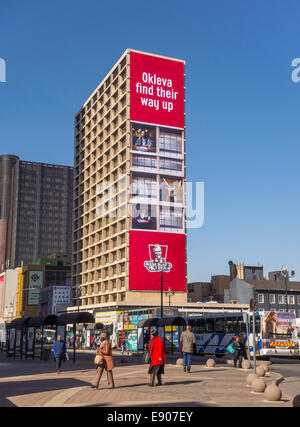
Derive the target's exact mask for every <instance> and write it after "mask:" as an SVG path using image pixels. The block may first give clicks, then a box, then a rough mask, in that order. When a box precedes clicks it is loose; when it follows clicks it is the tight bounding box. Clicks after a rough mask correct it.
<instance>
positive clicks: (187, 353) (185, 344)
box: [180, 325, 196, 372]
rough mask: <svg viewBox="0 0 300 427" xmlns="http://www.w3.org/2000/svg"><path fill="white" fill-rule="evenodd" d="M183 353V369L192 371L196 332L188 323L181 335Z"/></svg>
mask: <svg viewBox="0 0 300 427" xmlns="http://www.w3.org/2000/svg"><path fill="white" fill-rule="evenodd" d="M180 342H181V345H182V354H183V370H184V372H186V371H188V372H191V364H192V354H193V349H194V345H195V344H196V338H195V334H194V333H193V332H192V327H191V325H187V327H186V331H184V332H182V334H181V337H180Z"/></svg>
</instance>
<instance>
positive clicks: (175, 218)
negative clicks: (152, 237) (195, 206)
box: [160, 207, 182, 230]
mask: <svg viewBox="0 0 300 427" xmlns="http://www.w3.org/2000/svg"><path fill="white" fill-rule="evenodd" d="M160 227H161V228H165V229H167V230H169V229H181V228H182V209H170V208H165V207H161V208H160Z"/></svg>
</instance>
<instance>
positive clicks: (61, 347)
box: [53, 335, 67, 374]
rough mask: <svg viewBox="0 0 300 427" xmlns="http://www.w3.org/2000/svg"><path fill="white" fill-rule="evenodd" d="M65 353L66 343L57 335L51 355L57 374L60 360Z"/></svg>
mask: <svg viewBox="0 0 300 427" xmlns="http://www.w3.org/2000/svg"><path fill="white" fill-rule="evenodd" d="M66 354H67V348H66V343H65V342H64V341H62V339H61V336H60V335H58V336H57V339H56V341H54V344H53V355H54V357H55V360H56V370H57V373H58V374H60V367H61V362H62V360H63V359H64V358H65V357H66Z"/></svg>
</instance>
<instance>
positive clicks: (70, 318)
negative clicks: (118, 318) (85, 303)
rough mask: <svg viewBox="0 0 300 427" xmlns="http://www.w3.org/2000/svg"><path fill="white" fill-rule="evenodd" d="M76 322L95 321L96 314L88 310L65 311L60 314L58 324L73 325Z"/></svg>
mask: <svg viewBox="0 0 300 427" xmlns="http://www.w3.org/2000/svg"><path fill="white" fill-rule="evenodd" d="M74 323H95V319H94V316H93V315H92V314H91V313H88V312H76V313H63V314H60V315H59V316H58V319H57V322H56V324H57V325H69V324H70V325H71V324H74Z"/></svg>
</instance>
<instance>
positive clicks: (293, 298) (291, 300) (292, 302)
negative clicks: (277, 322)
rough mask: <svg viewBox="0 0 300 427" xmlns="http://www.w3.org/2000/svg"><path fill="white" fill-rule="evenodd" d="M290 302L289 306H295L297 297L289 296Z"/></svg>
mask: <svg viewBox="0 0 300 427" xmlns="http://www.w3.org/2000/svg"><path fill="white" fill-rule="evenodd" d="M288 301H289V304H291V305H294V304H295V297H294V295H289V296H288Z"/></svg>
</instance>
